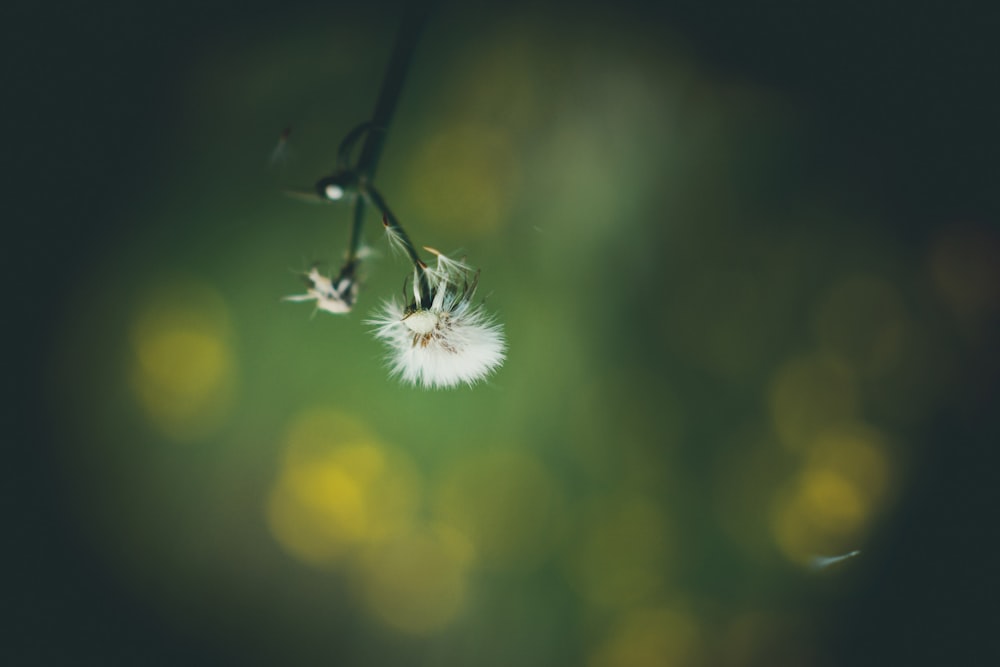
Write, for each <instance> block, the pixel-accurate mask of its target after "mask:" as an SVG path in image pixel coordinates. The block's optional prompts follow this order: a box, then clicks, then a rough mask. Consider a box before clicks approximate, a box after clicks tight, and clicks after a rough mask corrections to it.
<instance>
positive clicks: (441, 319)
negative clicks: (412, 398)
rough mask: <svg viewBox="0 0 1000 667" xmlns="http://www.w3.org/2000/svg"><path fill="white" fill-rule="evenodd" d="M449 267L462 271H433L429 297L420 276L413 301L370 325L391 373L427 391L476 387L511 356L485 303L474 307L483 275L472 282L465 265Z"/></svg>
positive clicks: (388, 306) (392, 307) (386, 309)
mask: <svg viewBox="0 0 1000 667" xmlns="http://www.w3.org/2000/svg"><path fill="white" fill-rule="evenodd" d="M438 257H439V258H440V257H441V255H440V254H438ZM446 259H447V258H446ZM447 261H448V262H452V264H451V265H450V266H453V267H462V268H461V269H454V270H452V271H451V272H441V271H434V272H432V271H430V270H428V271H427V272H426V275H427V276H428V277H429V278H430V285H429V290H428V291H427V292H422V288H421V280H420V275H419V274H418V273H417V272H416V270H414V280H413V301H411V302H410V303H409V305H407V306H405V307H404V306H403V305H402V304H401V303H399V302H398V301H396V300H395V299H393V300H392V301H388V302H386V303H385V304H384V305H383V307H382V310H381V311H380V312H379V313H378V314H377V315H376V316H375V317H373V318H372V319H370V320H369V321H368V324H371V325H374V327H375V336H376V338H378V339H380V340H382V341H383V342H385V343H386V344H387V345H388V346H389V365H390V373H391V374H392V375H396V376H399V377H400V378H401V379H402V380H403V381H404V382H408V383H410V384H414V385H420V386H422V387H425V388H443V387H454V386H457V385H459V384H462V383H466V384H470V385H472V384H476V383H477V382H479V381H480V380H482V379H483V378H485V377H487V376H488V375H490V374H491V373H492V372H493V371H495V370H496V369H497V368H499V367H500V365H501V364H503V361H504V358H505V356H506V354H505V352H506V342H505V340H504V334H503V329H502V327H501V326H500V324H499V323H497V322H496V321H495V320H494V319H493V317H492V316H491V315H490V314H489V313H487V312H486V310H485V308H484V307H483V305H482V304H481V303H480V304H477V305H474V304H473V303H472V299H473V297H474V295H475V292H476V287H477V285H478V282H479V274H478V273H476V274H475V275H474V276H472V279H471V281H470V280H469V274H470V271H469V270H467V269H466V267H465V265H464V264H461V263H460V262H455V261H454V260H450V259H448V260H447ZM439 266H441V265H440V264H439Z"/></svg>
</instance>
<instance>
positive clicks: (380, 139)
mask: <svg viewBox="0 0 1000 667" xmlns="http://www.w3.org/2000/svg"><path fill="white" fill-rule="evenodd" d="M428 4H429V3H427V2H411V3H408V4H407V5H406V9H405V10H404V14H403V20H402V22H401V23H400V25H399V32H397V33H396V42H395V44H394V45H393V47H392V55H391V56H389V65H388V67H386V71H385V77H384V78H383V79H382V90H381V91H379V94H378V101H377V102H376V103H375V111H374V113H372V118H371V122H370V124H369V127H370V129H369V131H368V133H367V135H365V143H364V144H363V145H362V146H361V157H359V158H358V166H357V172H358V175H359V176H361V178H362V179H363V180H367V181H369V182H371V181H372V180H374V178H375V169H376V167H377V166H378V160H379V157H381V155H382V146H383V145H384V144H385V137H386V134H387V133H388V131H389V124H390V123H391V122H392V115H393V113H395V111H396V103H397V102H398V101H399V94H400V92H401V91H402V90H403V83H404V81H405V80H406V73H407V71H408V70H409V68H410V60H411V58H412V56H413V50H414V49H415V48H416V46H417V41H418V40H419V39H420V33H421V32H423V28H424V23H425V22H426V20H427V14H428V11H429V7H428Z"/></svg>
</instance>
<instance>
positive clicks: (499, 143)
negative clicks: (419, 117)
mask: <svg viewBox="0 0 1000 667" xmlns="http://www.w3.org/2000/svg"><path fill="white" fill-rule="evenodd" d="M410 174H411V175H410V178H409V180H408V183H409V186H410V193H409V194H410V196H411V197H412V201H413V202H414V204H415V205H416V207H417V208H418V209H419V211H420V213H421V215H422V216H423V217H424V218H425V219H426V224H428V225H435V226H437V227H438V228H439V229H446V230H447V229H451V230H456V231H458V230H461V232H462V235H463V236H465V237H468V236H470V235H482V234H487V233H489V232H492V231H493V230H495V229H496V228H497V226H499V225H500V223H501V222H502V221H503V219H504V217H505V216H506V214H507V208H508V206H509V203H510V202H512V201H514V200H515V199H516V196H515V195H516V192H515V191H516V189H517V187H518V183H519V180H520V167H519V165H518V162H517V159H516V156H515V154H514V151H513V148H512V147H511V145H510V140H509V139H508V137H507V136H506V135H505V134H503V133H502V132H500V131H499V130H497V129H494V128H492V127H490V126H487V125H480V124H463V125H457V126H453V127H448V128H447V129H444V130H442V131H440V132H439V133H438V134H436V135H434V136H433V137H431V139H430V140H429V141H428V142H427V143H426V144H425V145H424V146H423V148H422V149H421V150H420V151H419V152H418V154H417V156H416V158H415V159H414V161H413V164H412V167H411V169H410Z"/></svg>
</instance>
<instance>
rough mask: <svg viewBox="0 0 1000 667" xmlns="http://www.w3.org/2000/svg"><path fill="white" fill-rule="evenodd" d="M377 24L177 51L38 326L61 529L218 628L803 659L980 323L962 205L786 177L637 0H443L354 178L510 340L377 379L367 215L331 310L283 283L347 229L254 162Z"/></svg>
mask: <svg viewBox="0 0 1000 667" xmlns="http://www.w3.org/2000/svg"><path fill="white" fill-rule="evenodd" d="M385 20H387V19H385V17H384V16H375V15H374V14H363V13H362V14H360V15H357V16H352V17H351V20H348V21H345V22H343V23H340V24H330V23H324V22H317V21H313V20H310V17H308V16H301V17H293V18H290V19H288V20H287V22H286V23H285V24H283V25H281V26H280V29H275V30H271V31H257V32H253V31H247V32H238V31H236V32H233V33H231V34H228V35H226V36H225V37H224V38H223V39H220V40H219V42H218V44H216V45H215V46H214V47H213V48H211V49H207V50H205V51H204V52H202V53H199V54H198V55H197V57H196V58H192V61H191V62H190V63H189V65H188V66H187V67H185V68H182V69H180V70H179V74H178V78H177V81H178V82H179V83H178V86H177V99H176V100H175V109H174V115H173V118H174V122H173V123H172V124H169V125H166V126H164V127H162V128H159V131H160V132H162V133H163V136H162V137H161V138H160V140H159V142H157V143H156V147H157V151H156V152H155V153H154V154H152V155H150V156H149V160H150V164H149V165H143V166H142V168H143V169H145V170H146V171H148V172H149V173H151V174H154V175H155V178H150V179H149V180H148V182H147V184H146V188H145V189H143V190H142V191H138V192H134V193H132V195H131V197H130V200H129V203H128V205H123V206H122V207H121V210H120V216H121V219H120V220H118V221H117V224H116V229H117V230H118V231H117V232H116V236H115V238H113V239H108V242H107V243H106V245H104V247H103V248H102V250H101V253H100V255H99V256H96V257H93V258H90V260H89V262H88V266H87V269H86V271H85V272H84V273H83V274H82V275H79V276H77V277H76V279H75V280H74V281H73V282H72V284H71V285H68V286H67V292H66V295H65V296H66V299H67V300H66V303H65V304H60V308H59V312H58V314H57V317H58V326H57V327H56V328H55V331H56V333H55V335H54V339H53V341H52V344H51V347H50V356H49V359H48V362H49V363H48V369H47V374H46V384H47V387H48V391H49V399H50V401H51V405H52V406H53V414H54V415H56V418H55V420H56V425H55V428H56V430H57V432H58V436H59V442H61V443H62V446H61V447H60V449H59V451H58V459H57V460H58V463H59V465H60V466H61V467H62V470H63V473H62V474H63V476H64V478H65V479H66V480H67V482H66V483H67V488H68V489H69V491H68V494H69V495H70V497H71V499H72V505H73V506H74V508H75V510H74V511H75V516H76V517H77V518H78V522H79V525H80V526H81V527H82V528H81V530H82V531H83V533H84V534H85V535H86V536H87V539H88V540H89V541H90V542H91V543H92V544H93V546H94V549H95V550H96V551H97V552H98V553H99V554H100V557H101V558H102V559H103V560H104V561H105V562H107V563H108V566H109V568H110V569H111V570H112V571H113V572H114V576H115V577H116V578H117V579H119V580H120V581H121V582H122V585H123V586H124V587H125V588H126V589H128V590H129V591H130V592H131V593H132V594H134V596H135V598H136V599H138V600H140V601H141V602H140V604H141V605H142V606H143V607H144V608H149V609H153V610H155V613H156V615H157V617H158V618H162V620H163V623H165V624H167V625H168V626H169V627H171V628H176V629H177V632H178V633H179V634H181V635H187V634H192V635H196V636H207V637H212V638H213V639H212V641H213V643H215V644H217V645H219V646H221V647H222V649H221V650H222V651H223V653H224V654H225V655H228V656H231V657H233V659H234V660H236V661H238V662H240V661H247V662H256V661H261V662H273V663H278V664H317V663H319V664H326V663H336V664H362V663H363V664H426V665H432V664H433V665H439V664H454V665H520V666H527V665H553V664H589V665H593V666H594V667H598V666H605V665H607V666H609V667H610V666H625V665H629V666H644V665H734V666H735V665H770V664H777V663H778V662H779V661H780V662H781V663H782V664H803V665H805V664H827V663H825V662H823V652H824V645H823V639H822V638H823V633H824V627H825V626H824V622H825V617H824V609H825V605H826V604H828V603H829V602H830V601H831V600H837V599H838V596H843V595H845V594H849V593H850V592H851V591H853V590H856V589H857V588H858V587H862V586H864V585H866V581H867V580H868V579H867V578H869V577H871V576H872V572H873V571H874V570H875V569H877V565H871V564H870V563H872V562H873V561H874V562H875V563H876V564H877V563H878V558H879V556H878V555H877V554H876V555H873V556H870V557H869V556H868V554H867V553H866V552H865V550H866V548H868V547H869V545H870V544H871V543H872V541H873V540H874V539H875V538H874V536H877V534H878V533H879V531H880V530H883V529H884V527H885V526H886V525H887V524H889V523H891V522H892V521H893V516H894V511H895V510H896V508H897V506H898V503H899V501H900V498H901V497H902V496H904V495H905V494H906V493H907V488H908V486H907V485H908V483H909V481H910V480H909V478H908V473H907V471H908V470H909V468H910V467H911V466H912V465H913V464H914V463H915V460H916V459H917V458H918V457H919V456H920V452H919V450H917V451H915V449H914V446H913V444H912V438H913V435H914V433H917V432H919V430H920V429H921V428H922V424H923V421H922V420H923V419H924V418H925V415H926V410H927V407H928V406H930V405H933V404H934V403H935V401H937V400H939V399H940V397H941V396H942V395H945V394H947V393H948V392H949V391H950V390H951V389H952V388H953V387H954V386H955V384H956V383H958V382H960V381H961V377H960V376H959V375H958V374H957V370H956V369H957V367H958V363H959V362H958V357H959V355H960V354H964V353H965V352H964V351H965V350H968V349H973V350H975V349H976V348H977V346H984V345H987V342H986V340H985V338H984V335H985V334H984V331H986V329H984V326H985V324H984V323H985V322H986V319H987V318H988V317H990V316H992V315H991V314H992V313H995V312H996V308H997V306H998V303H1000V292H998V290H997V286H998V285H1000V280H998V278H1000V276H998V275H997V273H998V269H997V264H996V261H995V259H996V256H997V249H998V243H1000V241H998V237H997V235H996V234H995V233H994V232H993V231H991V230H988V229H985V228H982V227H978V226H976V225H973V224H966V221H964V220H957V219H956V220H942V221H941V226H940V229H939V230H938V231H937V232H935V234H933V235H932V238H930V240H929V242H928V243H927V244H925V245H920V244H910V245H907V244H902V243H897V242H895V240H894V239H893V237H892V234H891V233H890V232H889V231H887V227H886V226H885V225H884V224H883V222H884V221H882V220H881V219H880V218H879V215H880V214H879V213H878V212H877V211H873V210H871V209H870V208H869V207H868V206H867V205H866V202H865V201H864V200H863V199H862V198H860V197H855V196H853V195H852V193H851V192H850V191H849V189H838V188H837V187H836V186H834V187H830V186H829V185H828V184H825V183H818V182H813V181H811V180H810V177H809V176H808V175H804V174H803V173H802V172H801V169H802V161H803V157H802V155H801V153H800V146H801V145H802V144H803V143H804V142H807V141H808V139H809V137H810V136H811V134H810V133H811V132H814V131H815V130H814V129H813V128H811V126H810V124H809V119H808V117H807V116H805V115H803V114H802V113H801V111H800V109H798V108H797V107H796V104H795V103H794V101H792V100H789V99H787V98H784V97H782V96H781V95H779V94H778V93H776V92H775V91H772V90H768V89H766V88H763V87H758V86H755V85H752V84H749V83H747V82H745V81H739V80H733V79H728V78H726V77H725V76H723V75H721V74H719V73H718V72H716V71H711V70H709V69H707V68H705V67H703V66H702V65H700V64H699V61H698V60H697V59H696V58H695V57H693V56H692V55H690V54H689V53H686V52H685V51H684V50H683V49H682V48H678V47H676V46H674V44H676V42H675V41H674V40H669V39H664V34H665V32H664V30H663V28H662V26H648V25H641V24H638V23H629V22H627V21H622V22H620V23H613V24H607V23H602V21H601V17H600V16H599V13H598V12H589V13H588V12H582V13H581V14H580V15H579V16H577V17H576V20H574V21H570V22H563V21H561V20H560V19H559V17H558V15H556V14H549V13H546V12H544V11H542V10H539V9H524V8H521V9H519V10H517V11H516V12H499V11H498V12H497V13H489V12H487V13H485V14H477V13H476V11H475V10H473V9H471V8H468V9H461V8H457V7H449V8H448V11H447V12H441V14H440V15H439V16H437V17H435V18H434V19H432V21H431V23H430V25H429V28H428V32H427V34H426V35H425V38H424V41H423V43H422V44H421V46H420V47H419V49H418V52H417V58H416V60H415V61H414V63H413V69H412V72H411V78H410V80H409V81H408V83H407V86H406V89H405V90H404V94H403V98H402V102H401V105H400V108H399V110H398V115H397V117H396V120H395V122H394V124H393V126H392V128H391V129H390V132H389V136H388V140H387V143H386V149H385V152H384V155H383V160H382V163H381V166H380V176H379V187H380V190H381V191H382V192H383V193H384V194H385V195H386V197H387V198H388V200H389V202H390V204H391V205H392V207H393V209H394V210H395V211H396V213H397V214H398V215H399V216H400V218H401V220H402V221H403V223H404V224H405V225H406V227H407V229H408V231H409V232H410V234H411V236H413V238H414V240H415V241H416V243H417V244H418V245H424V244H427V245H431V246H434V247H436V248H440V249H441V250H443V251H446V252H452V251H454V252H459V253H460V254H467V256H468V259H469V262H470V263H471V264H473V265H475V266H478V267H481V268H482V279H481V293H483V294H488V302H489V306H490V308H491V309H492V310H493V311H495V312H496V313H497V314H498V316H499V318H500V319H501V321H502V322H503V324H504V326H505V328H506V332H507V336H508V339H509V345H510V349H509V359H508V361H507V363H506V365H505V366H504V367H503V368H502V369H501V370H500V372H499V373H498V374H497V375H496V376H495V377H494V378H492V379H491V380H490V381H489V382H488V383H486V384H484V385H481V386H478V387H476V388H474V389H467V388H463V389H459V390H454V391H422V390H418V389H413V388H410V387H405V386H400V385H398V384H397V383H396V382H395V381H392V380H390V379H388V378H387V377H386V371H385V368H384V364H383V362H382V360H381V357H382V354H383V352H382V350H381V349H380V348H379V346H378V345H377V343H376V342H375V341H374V339H373V338H372V337H371V335H370V332H369V331H367V327H366V326H365V325H364V324H363V322H362V320H363V319H364V317H365V316H366V314H367V313H369V312H370V311H371V310H372V309H374V308H375V307H376V306H377V304H378V302H379V301H380V300H381V299H384V298H387V297H389V296H390V295H393V294H396V293H398V290H399V289H400V287H401V285H402V282H403V279H404V277H405V276H406V275H407V269H406V265H405V263H404V262H403V261H402V260H400V259H399V258H395V259H394V258H393V257H391V256H390V255H389V253H388V248H387V247H386V245H385V243H384V240H383V239H382V238H381V236H380V235H381V225H380V224H379V223H378V220H376V219H375V217H374V216H372V219H371V225H370V226H369V228H368V230H367V242H368V243H369V245H371V246H372V247H373V248H374V249H375V250H376V251H378V254H376V256H375V257H373V258H372V259H370V260H368V261H367V262H366V264H365V265H364V277H365V279H364V283H363V288H362V292H361V296H360V300H359V305H358V307H357V308H356V310H355V312H354V313H352V314H351V315H349V316H346V317H332V316H326V315H325V314H322V313H320V314H318V315H316V316H315V317H313V318H310V313H309V310H308V308H306V307H302V306H296V305H292V304H287V303H281V302H280V298H281V297H282V296H283V295H287V294H292V293H296V292H298V291H300V286H299V284H298V283H297V279H296V276H295V273H296V272H297V271H300V270H303V269H305V268H307V267H308V266H309V265H310V264H311V263H312V262H313V261H326V262H328V263H329V264H331V265H333V266H336V265H337V263H338V261H339V259H340V256H341V254H342V252H343V250H344V244H346V239H347V231H348V225H349V220H350V208H349V207H348V206H346V205H345V206H344V207H337V206H332V205H331V206H309V205H306V204H302V203H299V202H296V201H293V200H290V199H286V198H283V197H282V196H281V194H280V191H281V189H282V187H286V186H287V187H303V186H304V187H308V186H309V184H311V183H312V182H313V181H314V180H315V179H316V178H318V177H319V176H321V175H323V174H325V173H327V172H328V171H329V170H330V169H331V168H332V166H333V164H332V163H333V158H334V156H333V153H334V151H335V148H336V146H337V143H338V141H339V139H340V136H341V135H342V134H343V133H344V132H345V131H347V130H348V129H349V128H351V127H352V126H354V125H355V124H356V123H358V122H359V121H362V120H363V119H364V118H365V117H366V116H367V114H368V113H369V112H370V106H371V104H373V102H374V98H375V94H376V92H377V86H378V83H379V79H380V76H381V69H380V68H381V67H382V66H383V64H384V62H383V58H384V57H385V54H387V51H388V45H389V40H390V39H391V33H392V30H391V29H387V28H386V26H385V25H384V24H383V23H381V22H382V21H385ZM557 28H558V30H557ZM289 122H291V124H292V127H293V128H294V131H293V132H292V134H291V136H290V140H289V145H288V160H287V162H282V163H280V164H277V165H271V166H269V165H268V156H269V155H270V153H271V151H272V149H273V145H274V142H275V141H277V140H278V137H279V135H280V132H281V130H282V128H284V127H285V125H286V124H288V123H289ZM854 549H861V550H862V551H863V554H862V556H861V557H860V558H857V559H854V560H852V561H848V562H845V563H842V564H839V565H836V566H834V567H831V568H830V569H829V570H826V571H822V572H820V573H815V574H810V573H809V572H808V569H807V568H808V564H809V562H810V559H812V558H813V557H815V556H830V555H836V554H840V553H845V552H848V551H851V550H854ZM866 559H867V562H866Z"/></svg>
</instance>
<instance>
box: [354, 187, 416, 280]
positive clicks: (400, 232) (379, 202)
mask: <svg viewBox="0 0 1000 667" xmlns="http://www.w3.org/2000/svg"><path fill="white" fill-rule="evenodd" d="M360 191H361V194H362V195H364V198H365V199H366V200H368V202H369V203H371V205H372V206H374V207H375V208H377V209H378V210H379V212H380V213H381V214H382V216H383V219H384V221H385V223H386V225H387V226H389V227H391V228H392V231H393V232H394V233H395V234H396V237H397V238H398V239H399V242H400V245H402V246H403V250H405V251H406V255H407V256H408V257H409V258H410V261H411V262H413V268H414V269H416V272H417V276H418V278H419V280H420V291H421V292H422V293H424V294H428V295H429V294H430V284H429V282H428V280H427V274H426V270H427V264H426V263H425V262H424V260H422V259H420V255H419V253H417V248H416V246H414V245H413V241H411V240H410V236H409V234H407V233H406V230H405V229H403V226H402V225H401V224H399V218H397V217H396V216H395V214H394V213H393V212H392V210H391V209H390V208H389V205H388V204H386V203H385V199H383V198H382V195H381V194H380V193H379V191H378V190H376V189H375V187H374V186H372V185H369V184H364V183H363V184H362V185H361V189H360ZM359 203H360V201H359Z"/></svg>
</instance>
